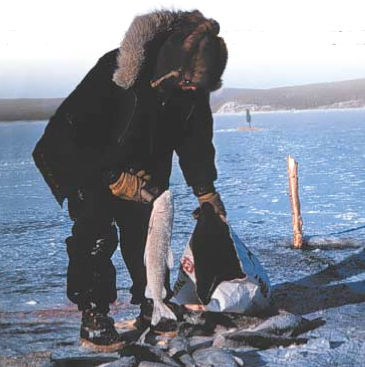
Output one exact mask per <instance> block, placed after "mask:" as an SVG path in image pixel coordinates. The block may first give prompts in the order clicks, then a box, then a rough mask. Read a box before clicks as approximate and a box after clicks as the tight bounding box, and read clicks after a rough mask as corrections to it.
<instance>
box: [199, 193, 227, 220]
mask: <svg viewBox="0 0 365 367" xmlns="http://www.w3.org/2000/svg"><path fill="white" fill-rule="evenodd" d="M198 200H199V206H200V208H201V207H202V205H203V204H204V203H209V204H210V205H211V206H212V207H213V208H214V212H215V213H216V214H218V215H220V216H221V217H224V218H225V217H226V215H227V213H226V209H225V207H224V204H223V201H222V200H221V197H220V195H219V194H218V193H217V192H209V193H207V194H204V195H201V196H198Z"/></svg>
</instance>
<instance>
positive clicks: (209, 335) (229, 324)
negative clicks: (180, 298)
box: [105, 311, 324, 367]
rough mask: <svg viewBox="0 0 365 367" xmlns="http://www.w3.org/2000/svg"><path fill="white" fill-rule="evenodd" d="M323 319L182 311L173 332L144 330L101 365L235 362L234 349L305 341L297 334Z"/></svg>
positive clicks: (230, 366)
mask: <svg viewBox="0 0 365 367" xmlns="http://www.w3.org/2000/svg"><path fill="white" fill-rule="evenodd" d="M323 324H324V320H323V319H320V318H318V319H314V320H308V319H305V318H303V317H302V316H299V315H294V314H291V313H287V312H285V311H281V312H279V313H278V314H277V315H274V316H271V317H268V318H266V319H262V318H258V317H250V316H243V315H239V314H225V313H214V312H204V311H202V312H196V311H194V312H193V311H187V312H186V313H184V314H183V315H182V320H181V321H180V322H179V323H178V329H177V332H176V333H175V334H176V335H171V334H170V335H159V334H157V333H154V332H153V331H149V332H148V333H147V335H144V336H143V338H142V339H143V340H141V339H139V340H138V341H136V342H132V343H130V344H128V345H126V346H124V348H123V349H121V350H120V356H121V358H120V359H119V360H118V361H115V362H113V363H110V364H107V365H105V367H117V366H119V367H121V366H124V367H127V366H128V367H137V366H138V367H163V366H176V367H181V366H187V367H194V366H196V367H199V366H200V367H208V366H211V367H216V366H217V367H218V366H219V367H235V366H242V365H243V364H244V361H242V359H241V358H239V357H238V356H237V355H236V354H237V353H236V352H238V351H241V352H242V350H252V349H253V348H255V349H268V348H272V347H279V346H284V347H286V346H289V345H293V344H296V345H299V344H304V343H306V342H307V341H308V338H306V337H298V336H299V335H301V334H303V333H306V332H308V331H310V330H313V329H315V328H317V327H319V326H321V325H323Z"/></svg>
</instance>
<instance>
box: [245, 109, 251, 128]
mask: <svg viewBox="0 0 365 367" xmlns="http://www.w3.org/2000/svg"><path fill="white" fill-rule="evenodd" d="M246 121H247V123H248V125H249V126H250V129H251V114H250V110H249V109H248V108H247V109H246Z"/></svg>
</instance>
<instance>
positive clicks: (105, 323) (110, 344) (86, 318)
mask: <svg viewBox="0 0 365 367" xmlns="http://www.w3.org/2000/svg"><path fill="white" fill-rule="evenodd" d="M80 338H81V341H82V344H83V345H85V346H87V347H91V348H93V349H97V350H100V351H115V350H118V349H120V348H121V347H123V345H124V343H123V342H122V340H121V337H120V335H119V334H118V332H117V331H116V330H115V327H114V320H113V318H111V317H109V316H108V315H107V314H106V313H102V312H97V311H93V310H85V311H83V312H82V323H81V330H80Z"/></svg>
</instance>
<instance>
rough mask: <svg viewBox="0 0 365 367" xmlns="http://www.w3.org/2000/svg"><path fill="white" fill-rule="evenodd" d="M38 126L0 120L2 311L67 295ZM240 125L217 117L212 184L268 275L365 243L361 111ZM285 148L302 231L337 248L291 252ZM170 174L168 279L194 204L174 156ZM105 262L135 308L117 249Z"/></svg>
mask: <svg viewBox="0 0 365 367" xmlns="http://www.w3.org/2000/svg"><path fill="white" fill-rule="evenodd" d="M45 125H46V122H15V123H0V192H1V194H0V263H1V268H0V279H1V282H0V312H2V313H4V314H6V313H8V312H11V311H22V312H23V311H24V312H35V311H37V310H47V309H54V308H57V307H60V308H62V307H63V308H65V307H66V308H67V307H69V306H70V303H69V301H68V300H67V298H66V296H65V276H66V268H67V256H66V251H65V245H64V239H65V238H66V237H67V236H68V235H69V233H70V228H71V222H70V221H69V219H68V215H67V211H66V209H61V208H60V207H59V206H58V204H57V203H56V201H55V200H54V199H53V197H52V196H51V193H50V190H49V189H48V187H47V186H46V184H45V183H44V181H43V179H42V177H41V175H40V174H39V172H38V171H37V170H36V168H35V165H34V163H33V161H32V157H31V152H32V150H33V148H34V146H35V143H36V141H37V140H38V139H39V138H40V136H41V134H42V133H43V130H44V128H45ZM245 125H246V122H245V116H243V115H242V116H241V115H227V116H215V138H214V139H215V145H216V149H217V166H218V170H219V180H218V181H217V187H218V189H219V191H220V192H221V194H222V198H223V200H224V202H225V204H226V208H227V211H228V215H229V220H230V222H231V225H232V227H233V228H234V229H235V230H236V232H237V234H238V235H239V236H240V237H241V238H242V239H243V241H244V243H245V244H246V245H247V246H248V247H249V248H250V249H251V250H252V251H253V252H254V253H255V254H257V255H258V257H259V259H260V260H261V262H262V263H263V265H264V266H265V268H266V269H267V271H268V273H269V276H270V278H271V280H272V282H273V283H280V282H282V281H284V280H288V279H297V278H300V277H303V276H305V275H308V274H310V273H311V272H313V271H319V270H321V269H322V268H323V266H326V265H328V264H329V263H331V262H338V261H341V260H342V259H343V258H345V257H346V256H349V254H351V252H352V251H354V248H358V247H359V246H363V245H365V204H364V199H365V145H364V142H365V110H363V109H362V110H341V111H307V112H285V113H265V114H253V119H252V125H253V126H254V127H256V128H258V130H256V131H238V130H237V127H239V126H245ZM289 154H291V155H292V156H294V157H295V159H296V160H297V161H298V162H299V184H300V198H301V205H302V216H303V221H304V232H305V235H306V236H307V237H308V238H309V240H310V242H311V243H313V244H315V245H318V244H319V245H320V244H325V245H326V244H332V245H333V244H334V245H337V246H339V247H340V248H341V246H342V247H343V248H342V251H338V250H331V249H329V250H328V251H324V250H322V249H318V250H315V251H314V252H310V253H305V252H298V251H293V250H291V249H290V241H291V236H292V232H291V214H290V204H289V197H288V184H287V168H286V167H287V163H286V157H287V156H288V155H289ZM171 181H172V185H171V189H172V191H173V193H174V195H175V222H174V235H173V251H174V254H175V268H174V273H173V276H174V277H175V276H176V271H177V269H178V259H179V258H180V256H181V254H182V252H183V250H184V247H185V244H186V242H187V240H188V238H189V235H190V233H191V231H192V229H193V227H194V220H193V218H192V217H191V212H192V211H193V210H194V208H195V207H196V204H197V203H196V199H195V198H194V197H193V195H192V192H191V189H190V188H188V187H186V185H185V183H184V181H183V178H182V175H181V173H180V171H179V169H178V167H177V164H176V162H175V168H174V172H173V175H172V180H171ZM313 254H315V256H316V258H315V260H313V256H314V255H313ZM113 260H114V262H115V265H116V267H117V270H118V289H119V301H120V302H121V304H122V305H124V306H123V307H124V308H125V311H123V312H125V314H128V313H129V312H134V311H133V310H134V309H132V308H129V306H128V301H129V293H128V288H129V287H130V280H129V277H128V273H127V271H126V268H125V266H124V264H123V262H122V260H121V256H120V253H119V251H117V252H116V253H115V254H114V257H113ZM358 276H359V277H363V275H362V274H360V275H358ZM130 310H132V311H130Z"/></svg>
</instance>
